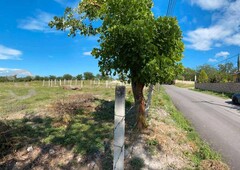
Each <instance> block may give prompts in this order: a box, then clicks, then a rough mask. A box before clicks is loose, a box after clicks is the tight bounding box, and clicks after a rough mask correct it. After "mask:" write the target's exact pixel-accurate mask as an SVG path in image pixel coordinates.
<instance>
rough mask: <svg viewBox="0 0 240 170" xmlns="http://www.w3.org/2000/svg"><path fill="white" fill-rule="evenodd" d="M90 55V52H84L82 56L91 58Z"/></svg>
mask: <svg viewBox="0 0 240 170" xmlns="http://www.w3.org/2000/svg"><path fill="white" fill-rule="evenodd" d="M91 53H92V52H91V51H87V52H84V53H83V55H85V56H91V55H92V54H91Z"/></svg>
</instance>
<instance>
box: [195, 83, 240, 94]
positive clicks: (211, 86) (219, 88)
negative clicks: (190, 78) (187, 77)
mask: <svg viewBox="0 0 240 170" xmlns="http://www.w3.org/2000/svg"><path fill="white" fill-rule="evenodd" d="M195 88H196V89H202V90H209V91H215V92H221V93H239V92H240V83H196V84H195Z"/></svg>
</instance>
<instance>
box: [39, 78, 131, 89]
mask: <svg viewBox="0 0 240 170" xmlns="http://www.w3.org/2000/svg"><path fill="white" fill-rule="evenodd" d="M117 85H126V86H130V84H128V83H123V82H120V81H117V80H113V81H111V80H47V81H46V80H43V82H42V86H43V87H63V86H73V87H78V88H85V87H86V88H91V87H92V88H93V87H106V88H115V87H116V86H117Z"/></svg>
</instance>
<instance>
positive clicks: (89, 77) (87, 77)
mask: <svg viewBox="0 0 240 170" xmlns="http://www.w3.org/2000/svg"><path fill="white" fill-rule="evenodd" d="M83 75H84V79H85V80H94V78H95V76H94V75H93V73H91V72H84V73H83Z"/></svg>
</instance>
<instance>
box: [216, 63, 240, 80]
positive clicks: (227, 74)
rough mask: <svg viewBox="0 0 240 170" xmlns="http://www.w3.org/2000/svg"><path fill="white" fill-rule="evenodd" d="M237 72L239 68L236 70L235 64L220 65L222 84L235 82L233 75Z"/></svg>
mask: <svg viewBox="0 0 240 170" xmlns="http://www.w3.org/2000/svg"><path fill="white" fill-rule="evenodd" d="M235 71H237V68H234V65H233V63H230V62H228V63H225V64H219V65H218V72H219V76H220V81H221V82H229V81H233V76H232V74H233V73H234V72H235Z"/></svg>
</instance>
